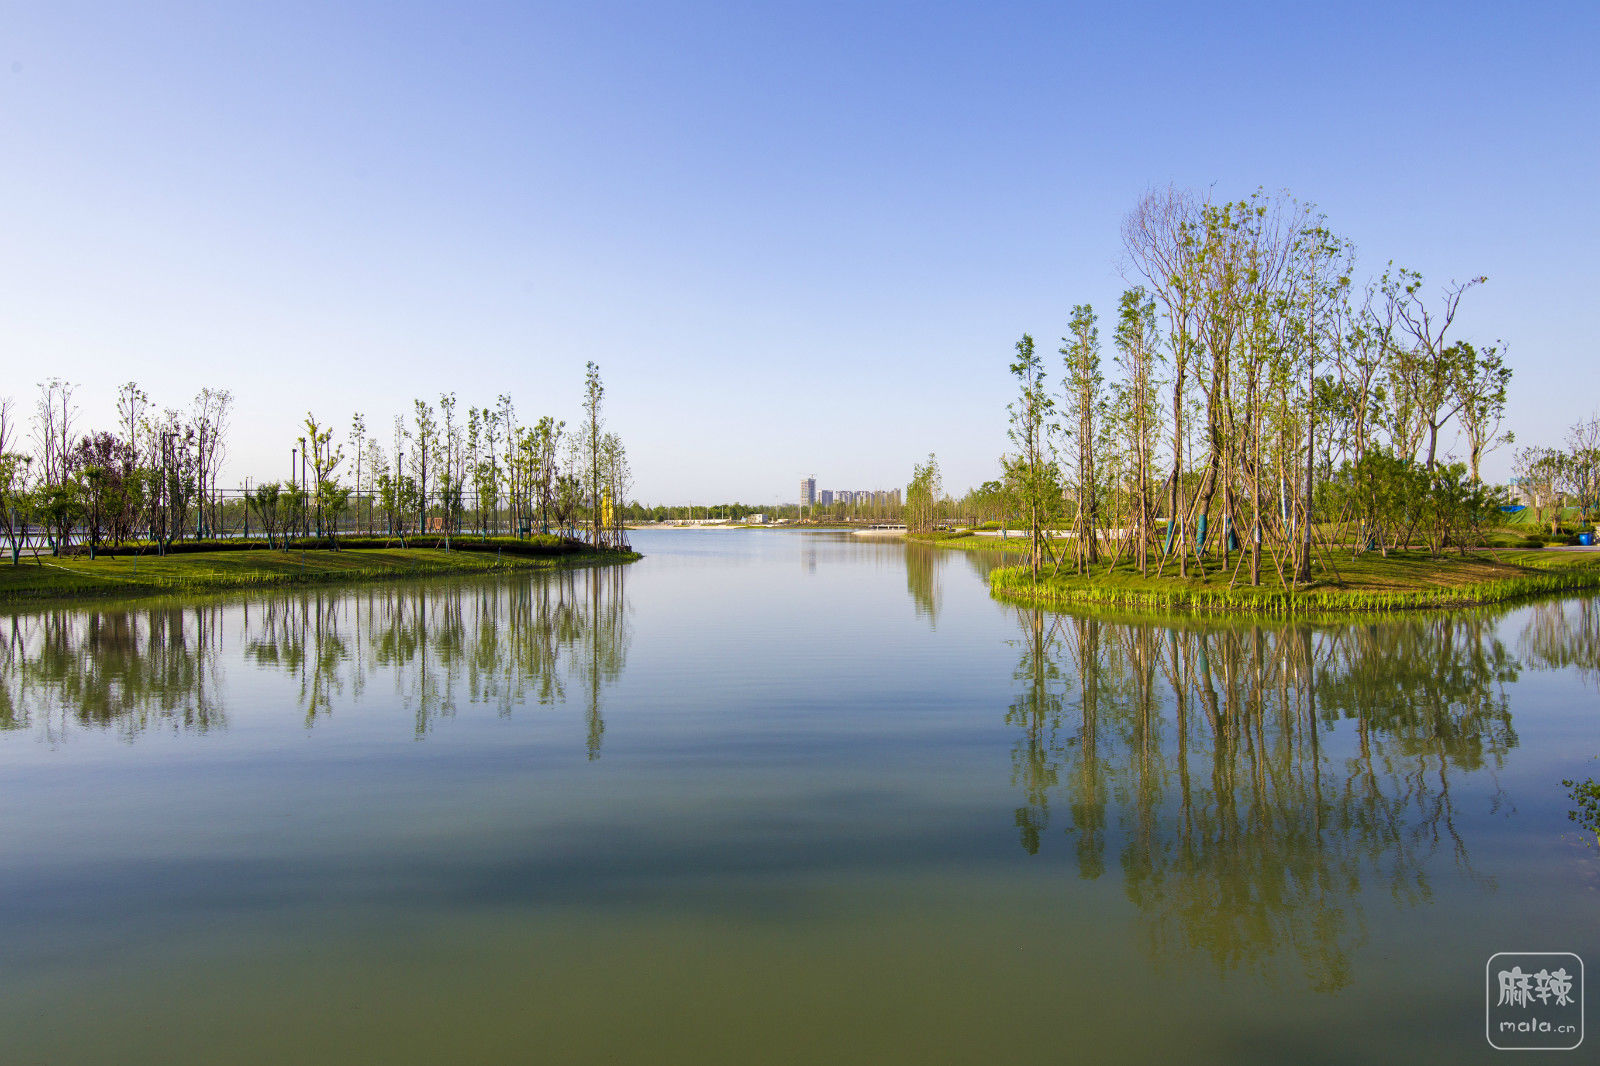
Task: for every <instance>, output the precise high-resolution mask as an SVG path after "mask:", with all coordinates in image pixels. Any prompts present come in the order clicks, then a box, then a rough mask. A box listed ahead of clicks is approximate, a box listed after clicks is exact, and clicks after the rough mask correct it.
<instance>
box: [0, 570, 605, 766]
mask: <svg viewBox="0 0 1600 1066" xmlns="http://www.w3.org/2000/svg"><path fill="white" fill-rule="evenodd" d="M623 582H624V570H623V568H622V567H603V568H597V569H578V570H563V571H557V572H554V573H551V574H542V575H536V576H532V577H530V578H526V579H514V580H506V581H498V582H463V583H445V584H421V583H419V584H415V585H384V586H372V587H366V588H360V589H352V590H345V591H340V592H330V591H327V590H311V591H303V592H287V593H279V594H273V595H267V596H264V597H260V598H255V599H251V600H246V601H244V602H242V603H241V602H237V601H235V602H233V603H223V602H214V603H209V604H204V605H200V606H189V607H173V606H167V605H153V606H148V607H134V608H128V607H119V608H107V609H92V608H91V609H76V610H70V609H62V610H48V611H43V612H39V613H36V614H18V615H13V616H11V617H9V618H5V619H0V625H3V626H4V627H6V628H5V632H6V640H5V641H4V642H3V645H0V728H10V729H22V728H37V729H40V730H41V731H43V732H44V734H45V735H46V736H47V737H48V738H50V739H52V740H59V739H63V738H64V737H65V735H66V734H67V732H69V730H70V728H71V727H74V726H93V727H102V728H112V729H116V730H117V731H118V732H119V733H121V734H122V735H123V736H124V737H126V738H128V739H130V740H131V739H133V738H135V737H137V736H139V735H140V734H142V733H144V732H146V731H148V730H149V729H151V728H154V727H157V726H170V727H172V728H174V729H187V730H206V729H216V728H222V727H225V726H226V724H227V714H226V709H225V707H224V706H223V703H222V699H221V693H222V691H223V686H222V684H221V681H222V671H223V662H224V656H223V650H224V646H225V645H227V646H234V647H242V648H243V655H244V658H245V660H246V661H247V662H249V663H252V664H253V665H255V666H256V667H258V668H260V669H262V670H266V671H269V672H277V673H281V674H283V675H287V676H288V677H290V678H293V679H294V680H295V682H296V683H297V685H298V706H299V707H300V709H301V711H302V713H303V714H304V716H305V724H306V725H307V726H308V727H309V726H312V725H314V724H316V723H317V722H318V721H320V720H323V719H326V718H328V717H330V716H332V715H333V714H334V713H335V710H336V708H337V707H339V706H342V705H345V704H347V703H349V702H351V701H354V700H358V699H361V698H363V697H364V696H367V695H369V690H370V689H371V688H372V686H374V685H376V684H380V683H382V682H383V681H385V680H388V681H389V683H390V684H392V686H393V697H392V698H393V702H394V703H396V704H397V705H399V706H402V707H405V708H406V709H408V710H409V711H410V712H411V713H412V715H413V720H412V729H413V731H414V733H415V735H416V736H418V737H422V736H424V735H426V734H427V733H428V732H429V730H431V729H432V728H434V726H435V725H437V724H438V723H439V721H441V720H442V719H447V718H449V717H451V716H453V715H454V714H455V713H456V711H457V708H458V706H459V705H460V704H463V703H465V704H472V705H490V706H493V707H494V708H495V709H496V711H497V712H498V713H500V714H502V715H508V714H510V713H511V712H512V711H513V710H514V709H515V708H516V707H518V706H521V705H524V704H527V703H538V704H546V705H550V704H557V703H563V702H567V701H568V699H569V696H570V697H572V698H573V699H575V700H577V701H578V702H579V703H581V705H582V706H583V708H584V714H585V718H586V722H587V737H588V739H587V747H588V753H589V757H590V758H591V759H594V758H598V757H599V755H600V743H601V737H602V735H603V733H604V732H605V722H604V719H603V717H602V713H601V704H602V699H601V697H602V694H603V691H604V689H605V688H606V687H607V686H608V685H610V684H611V683H612V682H614V681H615V680H616V679H617V678H618V677H620V676H621V674H622V670H623V667H624V665H625V663H626V660H627V654H628V645H629V642H630V639H631V631H630V628H629V625H628V618H627V604H626V599H625V596H624V587H623Z"/></svg>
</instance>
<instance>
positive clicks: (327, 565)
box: [0, 542, 642, 610]
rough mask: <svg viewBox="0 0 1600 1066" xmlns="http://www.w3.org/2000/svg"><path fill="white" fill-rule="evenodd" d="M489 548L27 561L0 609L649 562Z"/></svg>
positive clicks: (10, 577)
mask: <svg viewBox="0 0 1600 1066" xmlns="http://www.w3.org/2000/svg"><path fill="white" fill-rule="evenodd" d="M493 547H495V546H494V545H493V544H492V542H491V544H489V545H488V546H486V547H464V546H460V545H459V544H458V545H454V546H452V548H451V549H449V550H445V549H443V548H434V547H411V548H365V547H354V548H353V547H345V548H340V549H338V550H333V549H330V548H326V547H317V548H311V547H307V548H300V547H294V546H291V548H290V549H289V550H282V549H264V548H260V549H258V548H244V549H240V548H233V549H225V550H222V551H183V552H180V553H175V554H169V555H165V556H157V555H138V554H133V553H126V554H116V555H111V554H105V555H102V556H101V558H98V559H95V560H92V561H91V560H90V559H89V558H88V557H87V556H67V557H48V556H40V557H39V560H38V563H39V565H37V566H36V565H35V563H34V560H32V559H31V558H28V557H24V558H23V560H22V562H21V564H20V565H18V566H12V565H10V564H9V561H8V562H7V563H6V564H3V565H0V610H5V609H11V608H27V607H37V606H42V605H57V604H59V605H66V606H70V605H72V604H74V603H78V602H84V603H94V602H103V601H105V600H107V599H139V598H143V597H146V596H171V595H173V594H183V593H195V594H200V593H211V592H229V591H236V590H249V589H266V588H289V587H295V586H305V585H337V584H359V583H364V582H372V581H390V580H406V579H411V578H425V577H435V576H438V577H459V576H463V575H474V574H503V573H534V572H538V571H542V570H560V569H567V568H574V567H584V566H614V565H620V564H624V563H631V562H634V561H635V560H637V559H639V558H642V556H640V555H639V554H638V553H637V552H631V551H627V552H625V551H619V550H616V549H610V548H603V549H589V548H582V549H578V548H571V547H564V548H562V549H560V550H545V551H526V552H518V551H515V550H512V551H506V550H504V549H503V547H502V550H501V551H498V552H494V553H491V550H490V549H492V548H493Z"/></svg>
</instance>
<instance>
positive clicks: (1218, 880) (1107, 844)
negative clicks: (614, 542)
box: [0, 532, 1600, 1063]
mask: <svg viewBox="0 0 1600 1066" xmlns="http://www.w3.org/2000/svg"><path fill="white" fill-rule="evenodd" d="M636 543H637V546H638V547H639V548H640V549H641V550H642V551H644V552H646V553H647V558H646V559H644V560H643V561H642V562H640V563H638V564H636V565H634V566H631V567H627V568H613V569H608V570H603V571H573V572H567V573H562V574H557V575H549V576H533V577H530V576H525V575H524V576H518V577H509V578H505V579H500V580H492V581H482V580H474V581H462V582H454V581H439V580H436V581H432V582H429V583H416V584H403V585H392V586H391V585H386V586H363V587H360V588H353V589H348V590H322V591H312V592H294V593H282V592H273V593H260V594H255V595H251V596H247V597H232V598H226V599H218V600H215V601H208V602H205V603H201V604H199V605H194V604H190V605H188V606H176V605H168V604H141V605H138V606H135V607H132V608H129V607H116V608H107V607H90V608H87V609H81V610H48V611H33V612H23V613H16V614H10V615H4V616H0V634H3V635H4V637H5V640H4V642H3V645H4V650H3V651H0V802H3V804H4V807H3V810H4V817H3V819H0V1060H3V1061H5V1062H8V1063H10V1062H36V1061H37V1062H67V1063H70V1062H105V1063H111V1062H116V1063H141V1062H163V1063H171V1062H183V1063H189V1062H195V1063H198V1062H208V1063H214V1062H230V1063H231V1062H262V1063H283V1062H352V1063H354V1062H384V1063H410V1062H417V1063H440V1062H618V1061H621V1062H652V1063H655V1062H702V1063H720V1062H738V1063H765V1062H804V1063H820V1062H839V1061H848V1062H874V1063H879V1062H881V1063H894V1062H917V1063H926V1062H1004V1061H1008V1060H1014V1059H1016V1058H1017V1057H1019V1056H1026V1057H1027V1061H1051V1062H1055V1061H1070V1060H1080V1059H1081V1060H1085V1061H1106V1062H1124V1061H1126V1062H1147V1061H1171V1062H1185V1063H1194V1062H1241V1061H1246V1062H1248V1061H1280V1060H1281V1061H1288V1060H1294V1061H1298V1062H1306V1063H1321V1062H1373V1063H1379V1062H1401V1061H1406V1062H1475V1061H1483V1062H1490V1061H1502V1057H1503V1055H1504V1053H1502V1052H1496V1051H1494V1050H1492V1049H1491V1048H1489V1046H1488V1045H1487V1043H1486V1042H1485V1039H1484V1029H1483V995H1484V989H1483V980H1484V964H1485V962H1486V961H1487V959H1488V957H1489V956H1490V955H1491V954H1493V953H1495V952H1498V951H1572V952H1577V953H1578V954H1580V955H1582V956H1584V957H1585V959H1586V960H1587V961H1588V962H1589V963H1590V964H1591V966H1593V965H1595V964H1596V963H1600V922H1597V907H1596V904H1597V903H1600V850H1597V849H1596V848H1594V847H1592V846H1589V847H1586V846H1585V839H1584V835H1583V834H1582V833H1581V832H1580V831H1579V830H1578V829H1577V828H1576V827H1575V826H1574V825H1573V823H1572V822H1571V821H1569V819H1568V818H1567V810H1568V808H1569V807H1570V806H1571V803H1570V801H1569V799H1568V796H1567V793H1566V790H1565V789H1563V788H1562V787H1561V780H1562V778H1564V777H1573V776H1579V777H1587V776H1591V775H1595V774H1600V764H1597V763H1596V762H1595V760H1594V756H1595V755H1596V753H1597V752H1600V718H1597V708H1600V600H1597V599H1594V598H1588V599H1583V598H1577V599H1572V598H1569V599H1565V600H1555V601H1544V602H1539V603H1535V604H1530V605H1525V606H1521V607H1517V608H1515V609H1510V610H1503V611H1495V612H1476V613H1454V614H1430V615H1426V616H1417V617H1413V618H1407V619H1404V620H1400V621H1385V622H1378V623H1371V624H1366V623H1363V624H1360V625H1342V626H1315V627H1305V626H1282V625H1259V626H1258V625H1248V624H1241V623H1238V622H1211V623H1206V622H1197V621H1173V622H1170V623H1162V624H1150V623H1148V622H1141V621H1130V620H1128V619H1120V618H1116V617H1111V616H1095V615H1055V614H1049V613H1038V612H1033V611H1019V610H1017V609H1015V608H1010V607H1006V606H1003V605H1001V604H998V603H995V602H993V601H991V600H990V599H989V598H988V595H987V592H986V589H985V587H984V584H983V572H984V569H985V568H986V566H987V565H988V563H987V562H986V561H985V560H984V559H982V558H979V557H974V556H967V555H963V554H961V553H956V552H948V553H938V552H934V551H932V550H927V549H917V548H916V547H915V546H910V547H908V546H904V545H901V544H898V543H874V542H871V541H865V540H863V539H861V538H851V537H848V536H844V535H836V534H796V533H773V532H715V533H713V532H680V533H667V532H663V533H645V534H640V535H639V536H638V538H637V542H636ZM1588 843H1589V844H1590V845H1592V844H1593V843H1594V842H1593V838H1592V837H1591V838H1589V840H1588ZM1590 998H1593V997H1590ZM1591 1043H1592V1042H1591ZM1587 1050H1588V1049H1587V1048H1586V1049H1585V1050H1584V1051H1580V1052H1578V1053H1576V1054H1577V1055H1578V1056H1579V1057H1582V1056H1583V1055H1584V1054H1586V1053H1587Z"/></svg>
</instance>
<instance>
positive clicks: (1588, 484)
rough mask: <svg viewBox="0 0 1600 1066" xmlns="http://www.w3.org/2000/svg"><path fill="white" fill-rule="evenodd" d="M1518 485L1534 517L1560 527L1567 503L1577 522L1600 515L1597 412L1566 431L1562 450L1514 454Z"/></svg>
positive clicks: (1599, 422)
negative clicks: (1573, 511) (1576, 516)
mask: <svg viewBox="0 0 1600 1066" xmlns="http://www.w3.org/2000/svg"><path fill="white" fill-rule="evenodd" d="M1512 469H1513V473H1514V475H1515V477H1516V483H1517V486H1518V487H1519V488H1520V489H1521V490H1522V493H1523V496H1524V498H1525V499H1526V500H1527V502H1528V504H1529V505H1530V506H1532V507H1533V509H1534V517H1535V518H1536V519H1538V520H1539V521H1540V522H1544V521H1546V520H1548V521H1549V523H1550V531H1551V532H1552V533H1555V532H1556V531H1558V530H1559V529H1560V528H1561V518H1562V512H1563V510H1564V509H1565V507H1566V506H1567V504H1568V502H1569V501H1570V502H1571V504H1572V505H1573V506H1576V507H1577V509H1578V518H1579V521H1580V522H1587V521H1589V520H1591V519H1592V518H1594V517H1596V515H1597V513H1600V411H1597V412H1595V413H1594V414H1592V415H1590V416H1589V418H1588V420H1587V421H1584V420H1579V421H1578V422H1576V423H1574V424H1573V426H1572V428H1571V429H1569V430H1568V431H1567V439H1566V441H1565V446H1564V447H1559V448H1555V447H1549V446H1541V445H1535V446H1532V447H1528V448H1523V449H1522V450H1521V451H1519V452H1517V455H1516V460H1515V463H1514V465H1513V467H1512Z"/></svg>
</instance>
